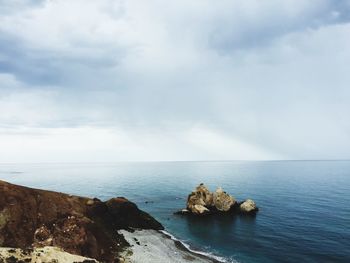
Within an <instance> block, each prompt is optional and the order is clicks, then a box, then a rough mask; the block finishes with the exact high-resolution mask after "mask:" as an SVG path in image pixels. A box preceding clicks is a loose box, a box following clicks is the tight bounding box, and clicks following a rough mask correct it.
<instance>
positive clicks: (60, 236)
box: [0, 181, 163, 262]
mask: <svg viewBox="0 0 350 263" xmlns="http://www.w3.org/2000/svg"><path fill="white" fill-rule="evenodd" d="M129 227H133V228H140V229H155V230H162V229H163V226H162V225H161V224H160V223H159V222H158V221H156V220H155V219H154V218H153V217H151V216H150V215H149V214H147V213H145V212H143V211H141V210H139V209H138V208H137V206H136V205H135V204H134V203H132V202H130V201H128V200H127V199H125V198H122V197H119V198H113V199H111V200H109V201H107V202H102V201H100V200H99V199H96V198H95V199H90V198H85V197H79V196H72V195H67V194H63V193H57V192H52V191H44V190H37V189H32V188H28V187H22V186H18V185H13V184H9V183H6V182H4V181H0V247H14V248H21V249H25V248H28V247H29V248H33V247H34V248H36V247H45V246H54V247H59V248H61V249H63V250H64V251H65V252H69V253H72V254H76V255H81V256H84V257H89V258H95V259H97V260H99V261H103V262H118V254H119V252H120V251H121V250H122V249H123V248H124V247H125V246H127V245H128V243H127V242H126V241H125V239H124V237H123V236H122V235H120V234H118V232H117V230H118V229H127V228H129Z"/></svg>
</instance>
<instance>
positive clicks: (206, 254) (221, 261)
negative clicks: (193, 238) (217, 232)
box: [160, 230, 239, 263]
mask: <svg viewBox="0 0 350 263" xmlns="http://www.w3.org/2000/svg"><path fill="white" fill-rule="evenodd" d="M160 232H161V233H163V234H164V235H165V236H166V237H168V238H170V239H171V240H173V241H175V242H176V243H180V244H181V246H182V247H183V249H185V250H187V251H189V252H191V253H193V254H196V255H198V256H202V257H205V258H209V259H211V260H213V261H214V262H217V263H239V262H238V261H237V260H234V259H226V258H224V257H220V256H217V255H214V254H212V253H209V252H203V251H199V250H195V249H193V248H191V246H190V245H189V244H187V243H185V242H184V241H182V240H180V239H177V238H176V237H175V236H173V235H172V234H170V233H169V232H167V231H165V230H160Z"/></svg>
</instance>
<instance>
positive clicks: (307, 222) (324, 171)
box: [0, 161, 350, 262]
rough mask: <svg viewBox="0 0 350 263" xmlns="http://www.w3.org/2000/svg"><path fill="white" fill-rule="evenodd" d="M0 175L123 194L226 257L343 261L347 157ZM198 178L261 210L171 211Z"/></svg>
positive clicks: (349, 228) (77, 167)
mask: <svg viewBox="0 0 350 263" xmlns="http://www.w3.org/2000/svg"><path fill="white" fill-rule="evenodd" d="M0 179H2V180H6V181H9V182H12V183H16V184H21V185H26V186H30V187H36V188H44V189H51V190H56V191H60V192H67V193H71V194H77V195H85V196H91V197H95V196H96V197H98V198H100V199H102V200H106V199H109V198H111V197H115V196H125V197H127V198H128V199H130V200H131V201H134V202H135V203H137V205H138V206H139V207H140V208H141V209H143V210H145V211H147V212H149V213H151V214H152V215H153V216H154V217H156V218H157V219H158V220H159V221H160V222H161V223H162V224H163V225H164V226H165V228H166V230H167V231H168V232H170V233H172V234H173V235H174V236H175V237H177V238H179V239H180V240H183V241H185V242H186V243H188V244H190V245H191V246H192V247H194V248H196V249H200V250H203V251H206V252H210V253H213V254H215V255H219V256H222V257H224V258H226V259H227V260H228V261H232V262H350V162H349V161H278V162H277V161H276V162H161V163H116V164H1V165H0ZM202 182H203V183H205V184H206V185H207V186H208V187H209V188H210V190H215V188H216V187H217V186H222V187H223V188H224V190H226V191H227V192H229V193H230V194H232V195H234V196H235V197H236V199H238V200H243V199H246V198H252V199H254V200H255V201H256V203H257V204H258V206H259V207H260V212H259V213H258V215H257V216H256V217H255V218H250V217H239V216H238V217H232V216H228V217H224V218H220V219H218V218H205V219H203V220H194V219H192V218H186V217H181V216H175V215H173V212H175V211H177V210H179V209H181V208H183V207H184V206H185V202H186V197H187V194H188V193H189V192H191V191H192V189H194V188H195V186H196V185H198V184H199V183H202ZM0 198H1V197H0ZM146 201H148V202H147V203H146Z"/></svg>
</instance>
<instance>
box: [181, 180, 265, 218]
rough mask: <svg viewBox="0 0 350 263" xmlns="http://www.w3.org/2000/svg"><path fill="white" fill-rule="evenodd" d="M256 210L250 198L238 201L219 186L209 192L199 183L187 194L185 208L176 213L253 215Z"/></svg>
mask: <svg viewBox="0 0 350 263" xmlns="http://www.w3.org/2000/svg"><path fill="white" fill-rule="evenodd" d="M257 211H258V208H257V207H256V205H255V203H254V201H253V200H251V199H247V200H246V201H244V202H241V203H238V202H237V201H236V199H235V198H234V197H233V196H232V195H229V194H228V193H226V192H225V191H224V190H223V189H222V188H221V187H219V188H217V189H216V191H215V192H213V193H211V192H210V191H209V190H208V188H207V187H206V186H205V185H204V184H200V185H199V186H197V187H196V189H195V190H194V191H193V192H192V193H191V194H189V196H188V198H187V204H186V209H182V210H181V211H179V212H176V214H182V215H184V214H193V215H209V214H222V213H238V214H250V215H254V214H255V213H256V212H257Z"/></svg>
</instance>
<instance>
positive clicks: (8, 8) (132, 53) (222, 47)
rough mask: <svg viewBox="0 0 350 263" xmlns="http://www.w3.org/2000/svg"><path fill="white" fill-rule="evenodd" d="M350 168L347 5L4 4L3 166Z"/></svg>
mask: <svg viewBox="0 0 350 263" xmlns="http://www.w3.org/2000/svg"><path fill="white" fill-rule="evenodd" d="M349 158H350V1H349V0H284V1H280V0H231V1H229V0H221V1H213V0H193V1H185V0H177V1H161V0H149V1H141V0H139V1H136V0H99V1H96V0H11V1H8V0H0V163H8V162H119V161H191V160H283V159H288V160H290V159H298V160H300V159H301V160H303V159H349Z"/></svg>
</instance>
